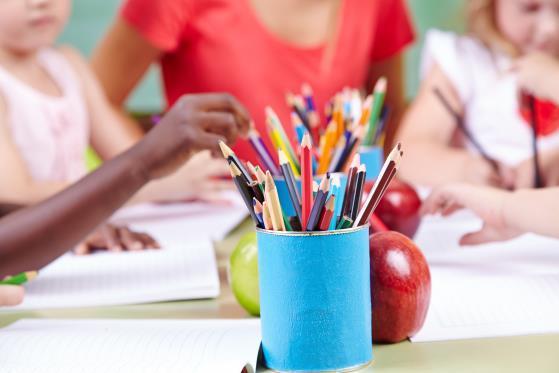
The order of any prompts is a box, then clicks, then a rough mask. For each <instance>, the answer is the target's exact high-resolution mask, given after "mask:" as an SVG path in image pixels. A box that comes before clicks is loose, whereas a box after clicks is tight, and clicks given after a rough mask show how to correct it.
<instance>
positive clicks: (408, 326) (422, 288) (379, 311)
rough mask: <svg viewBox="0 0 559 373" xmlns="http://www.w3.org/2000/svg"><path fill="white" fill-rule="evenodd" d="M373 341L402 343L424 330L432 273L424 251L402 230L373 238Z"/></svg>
mask: <svg viewBox="0 0 559 373" xmlns="http://www.w3.org/2000/svg"><path fill="white" fill-rule="evenodd" d="M369 250H370V254H371V300H372V304H373V314H372V324H373V341H374V342H384V343H395V342H400V341H402V340H404V339H406V338H408V337H411V336H413V335H414V334H415V333H417V332H418V331H419V329H421V327H422V326H423V322H424V321H425V316H426V315H427V309H428V308H429V301H430V300H431V274H430V272H429V266H428V265H427V261H426V260H425V257H424V256H423V254H422V253H421V250H420V249H419V248H418V247H417V246H416V245H415V244H414V243H413V241H412V240H410V239H409V238H408V237H406V236H404V235H403V234H401V233H398V232H393V231H391V232H380V233H375V234H372V235H371V237H370V238H369Z"/></svg>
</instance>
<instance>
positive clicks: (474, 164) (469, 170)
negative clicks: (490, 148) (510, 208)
mask: <svg viewBox="0 0 559 373" xmlns="http://www.w3.org/2000/svg"><path fill="white" fill-rule="evenodd" d="M464 177H465V180H464V181H465V182H467V183H470V184H474V185H481V186H492V187H495V188H501V189H511V188H512V187H513V185H514V182H515V178H516V176H515V171H514V170H513V169H511V168H509V167H507V166H505V165H503V164H499V168H498V170H495V169H494V168H493V167H492V166H491V164H490V163H489V162H488V161H486V160H485V159H483V158H482V157H472V158H471V159H469V160H468V162H467V163H466V165H465V168H464Z"/></svg>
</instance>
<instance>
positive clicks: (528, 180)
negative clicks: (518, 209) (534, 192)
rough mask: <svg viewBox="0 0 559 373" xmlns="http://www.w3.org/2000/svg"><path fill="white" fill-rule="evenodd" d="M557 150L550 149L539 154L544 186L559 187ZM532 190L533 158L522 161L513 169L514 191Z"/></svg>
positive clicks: (558, 156)
mask: <svg viewBox="0 0 559 373" xmlns="http://www.w3.org/2000/svg"><path fill="white" fill-rule="evenodd" d="M558 165H559V150H557V149H551V150H547V151H543V152H540V153H539V167H540V171H541V173H542V179H543V182H544V186H546V187H552V186H558V185H559V167H558ZM525 188H534V158H533V157H530V158H528V159H526V160H524V161H522V162H521V163H520V164H519V165H518V166H516V168H515V181H514V189H525Z"/></svg>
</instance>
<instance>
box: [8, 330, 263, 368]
mask: <svg viewBox="0 0 559 373" xmlns="http://www.w3.org/2000/svg"><path fill="white" fill-rule="evenodd" d="M260 339H261V338H260V322H259V320H257V319H251V320H102V319H100V320H31V319H29V320H20V321H17V322H16V323H14V324H12V325H10V326H8V327H6V328H4V329H0V367H1V370H2V372H4V373H16V372H17V373H21V372H25V373H35V372H36V373H54V372H56V373H99V372H104V373H123V372H137V373H141V372H146V373H158V372H160V373H163V372H165V373H174V372H177V373H178V372H184V373H197V372H198V373H207V372H220V373H228V372H231V373H239V372H241V370H242V368H243V367H244V366H245V365H246V364H250V366H251V367H256V359H257V355H258V348H259V344H260ZM251 371H252V370H249V372H251Z"/></svg>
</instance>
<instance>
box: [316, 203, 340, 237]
mask: <svg viewBox="0 0 559 373" xmlns="http://www.w3.org/2000/svg"><path fill="white" fill-rule="evenodd" d="M335 206H336V196H335V195H331V196H330V198H328V201H327V202H326V206H325V207H324V214H323V215H322V216H321V217H320V221H319V222H318V230H319V231H327V230H328V228H329V227H330V221H331V220H332V217H333V216H334V207H335Z"/></svg>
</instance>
